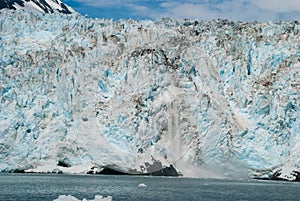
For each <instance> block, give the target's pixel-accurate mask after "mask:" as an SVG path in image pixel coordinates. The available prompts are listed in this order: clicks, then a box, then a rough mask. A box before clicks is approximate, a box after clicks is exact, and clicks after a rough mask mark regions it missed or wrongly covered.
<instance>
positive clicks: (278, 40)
mask: <svg viewBox="0 0 300 201" xmlns="http://www.w3.org/2000/svg"><path fill="white" fill-rule="evenodd" d="M299 32H300V23H299V22H280V23H271V22H270V23H256V22H253V23H243V22H229V21H226V20H215V21H188V20H183V21H177V20H170V19H161V20H159V21H134V20H121V21H117V22H114V21H110V20H101V19H90V18H86V17H83V16H80V15H77V14H75V15H67V16H66V15H61V14H49V15H45V14H39V13H35V14H33V13H29V12H24V11H21V10H20V11H9V10H1V11H0V55H1V56H0V67H1V68H0V70H1V73H0V100H1V103H0V171H2V172H8V171H14V170H25V171H35V172H47V171H49V172H52V171H54V172H55V171H63V172H70V173H83V172H87V171H89V170H90V169H91V168H93V169H97V168H101V167H103V166H105V165H112V166H114V167H117V168H119V169H121V170H123V171H128V172H150V171H155V170H157V169H158V168H160V167H166V166H169V165H170V164H172V165H174V166H175V167H176V169H177V170H179V171H181V172H182V173H183V175H185V176H199V177H214V176H221V177H222V176H228V177H231V176H236V177H244V176H247V177H258V178H273V177H274V176H276V177H279V178H285V179H289V180H295V179H297V178H298V179H299V175H298V176H297V172H299V171H300V36H299ZM152 164H155V165H152Z"/></svg>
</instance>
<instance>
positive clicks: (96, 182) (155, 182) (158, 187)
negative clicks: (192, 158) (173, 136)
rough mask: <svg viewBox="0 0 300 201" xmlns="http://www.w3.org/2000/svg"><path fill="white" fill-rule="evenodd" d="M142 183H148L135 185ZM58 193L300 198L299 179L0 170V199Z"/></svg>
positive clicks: (123, 196)
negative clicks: (294, 181)
mask: <svg viewBox="0 0 300 201" xmlns="http://www.w3.org/2000/svg"><path fill="white" fill-rule="evenodd" d="M140 183H144V184H146V185H147V187H138V185H139V184H140ZM59 195H72V196H75V197H76V198H78V199H83V198H87V199H93V198H94V197H95V195H103V196H105V197H106V196H112V197H113V200H182V201H185V200H205V201H210V200H222V201H227V200H232V201H236V200H251V201H262V200H272V201H275V200H282V201H288V200H300V183H292V182H274V181H257V180H217V179H191V178H167V177H134V176H98V175H39V174H35V175H34V174H33V175H31V174H0V200H1V201H6V200H17V201H19V200H20V201H23V200H24V201H27V200H28V201H29V200H30V201H35V200H38V201H46V200H54V199H56V198H58V196H59Z"/></svg>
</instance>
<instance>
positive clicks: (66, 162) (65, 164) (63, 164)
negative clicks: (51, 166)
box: [57, 158, 72, 167]
mask: <svg viewBox="0 0 300 201" xmlns="http://www.w3.org/2000/svg"><path fill="white" fill-rule="evenodd" d="M57 166H60V167H71V166H72V163H71V161H70V160H69V159H68V158H64V159H62V160H59V161H58V163H57Z"/></svg>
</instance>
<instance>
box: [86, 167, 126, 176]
mask: <svg viewBox="0 0 300 201" xmlns="http://www.w3.org/2000/svg"><path fill="white" fill-rule="evenodd" d="M87 174H104V175H129V173H127V172H123V171H121V170H118V168H116V167H114V166H105V167H103V168H102V169H101V170H100V171H95V170H94V168H91V170H90V171H88V172H87Z"/></svg>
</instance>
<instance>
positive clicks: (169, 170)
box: [149, 165, 180, 177]
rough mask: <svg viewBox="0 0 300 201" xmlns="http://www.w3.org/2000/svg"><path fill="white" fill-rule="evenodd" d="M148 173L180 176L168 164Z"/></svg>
mask: <svg viewBox="0 0 300 201" xmlns="http://www.w3.org/2000/svg"><path fill="white" fill-rule="evenodd" d="M149 175H151V176H172V177H178V176H180V174H179V173H178V172H177V170H176V169H175V168H174V166H173V165H170V166H169V167H165V168H162V169H160V170H158V171H155V172H152V173H150V174H149Z"/></svg>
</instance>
